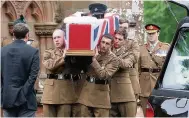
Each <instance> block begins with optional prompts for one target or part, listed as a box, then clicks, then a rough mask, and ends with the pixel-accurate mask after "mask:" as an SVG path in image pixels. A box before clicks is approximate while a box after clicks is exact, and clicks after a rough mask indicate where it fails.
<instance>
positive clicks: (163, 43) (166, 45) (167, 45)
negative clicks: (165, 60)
mask: <svg viewBox="0 0 189 118" xmlns="http://www.w3.org/2000/svg"><path fill="white" fill-rule="evenodd" d="M160 47H162V48H167V49H168V48H169V47H170V44H169V43H165V42H160Z"/></svg>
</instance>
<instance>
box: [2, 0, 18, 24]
mask: <svg viewBox="0 0 189 118" xmlns="http://www.w3.org/2000/svg"><path fill="white" fill-rule="evenodd" d="M2 9H4V11H3V12H4V14H5V15H6V16H7V17H8V18H9V19H10V21H13V20H15V19H16V17H17V15H16V14H17V13H16V10H15V8H14V6H13V5H12V3H11V2H10V1H5V2H4V3H3V4H2Z"/></svg>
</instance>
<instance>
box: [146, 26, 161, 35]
mask: <svg viewBox="0 0 189 118" xmlns="http://www.w3.org/2000/svg"><path fill="white" fill-rule="evenodd" d="M145 29H146V32H147V33H155V32H157V31H159V30H160V29H161V28H160V27H159V26H158V25H155V24H147V25H146V26H145Z"/></svg>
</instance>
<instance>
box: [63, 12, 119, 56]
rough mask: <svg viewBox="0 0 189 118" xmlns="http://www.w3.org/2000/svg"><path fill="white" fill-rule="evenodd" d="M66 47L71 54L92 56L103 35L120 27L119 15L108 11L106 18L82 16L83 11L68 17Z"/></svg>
mask: <svg viewBox="0 0 189 118" xmlns="http://www.w3.org/2000/svg"><path fill="white" fill-rule="evenodd" d="M64 23H65V24H66V36H65V42H66V48H67V55H70V56H92V55H94V51H93V50H94V48H95V47H96V46H97V45H98V43H99V40H100V39H101V36H102V35H103V34H106V33H110V34H112V35H113V34H114V32H115V30H116V29H118V28H119V16H118V15H117V14H111V13H106V14H105V17H104V19H97V18H96V17H92V16H90V15H89V16H82V12H76V13H75V14H73V15H71V16H69V17H66V18H65V19H64Z"/></svg>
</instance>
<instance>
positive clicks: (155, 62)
mask: <svg viewBox="0 0 189 118" xmlns="http://www.w3.org/2000/svg"><path fill="white" fill-rule="evenodd" d="M145 30H146V32H147V43H146V44H144V45H141V46H140V58H139V72H140V79H139V80H140V87H141V95H140V100H141V106H142V109H143V114H144V115H145V114H146V105H147V101H148V97H149V95H150V94H151V92H152V90H153V88H154V87H155V84H156V81H157V78H158V76H159V74H160V71H161V68H162V66H163V63H164V61H165V57H166V54H167V51H168V49H169V44H167V43H163V42H161V41H159V39H158V37H159V33H160V27H159V26H157V25H155V24H147V25H146V26H145Z"/></svg>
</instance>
